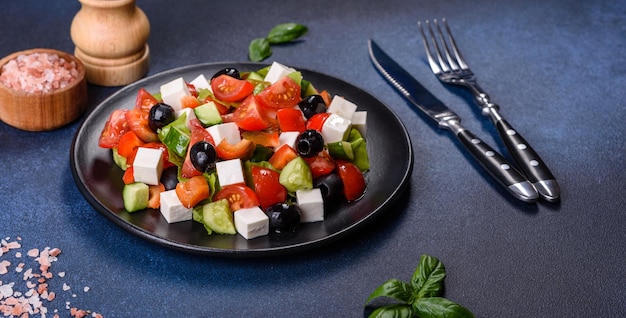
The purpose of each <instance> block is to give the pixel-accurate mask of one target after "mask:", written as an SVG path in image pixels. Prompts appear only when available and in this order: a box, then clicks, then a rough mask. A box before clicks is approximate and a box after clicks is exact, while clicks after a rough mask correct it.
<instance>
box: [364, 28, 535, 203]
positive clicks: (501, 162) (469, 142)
mask: <svg viewBox="0 0 626 318" xmlns="http://www.w3.org/2000/svg"><path fill="white" fill-rule="evenodd" d="M368 50H369V56H370V59H371V60H372V64H374V67H375V68H376V69H377V70H378V71H379V72H380V74H381V75H382V76H383V77H384V78H385V79H386V80H387V81H388V82H389V83H390V84H391V86H393V87H394V88H395V89H396V90H398V92H400V94H401V95H402V96H404V97H405V98H406V99H407V100H408V101H409V103H410V105H412V106H413V107H415V108H416V109H418V110H420V111H422V112H424V113H425V114H426V115H428V117H430V118H432V119H433V120H434V121H435V122H436V123H437V124H438V126H439V128H443V129H447V130H449V131H451V132H452V133H453V135H454V136H455V137H456V138H457V139H458V140H459V141H460V142H461V144H462V145H463V146H464V147H465V148H466V149H467V150H468V151H469V152H470V153H471V154H472V156H473V157H474V158H475V159H476V160H477V161H478V163H479V164H480V166H481V167H482V168H483V169H484V170H486V171H487V172H488V173H489V175H490V176H491V177H492V178H494V179H495V180H496V181H497V182H498V183H499V184H500V185H502V186H503V187H504V188H505V189H506V190H508V192H509V193H510V194H512V195H513V196H514V197H515V198H517V199H519V200H521V201H524V202H535V201H536V200H537V198H538V197H539V194H538V193H537V190H536V189H535V187H534V186H533V185H532V183H530V182H529V181H528V180H527V179H526V177H524V176H523V175H522V174H521V173H520V172H519V171H518V170H517V169H515V167H514V166H513V165H512V164H510V163H509V162H508V161H507V160H506V159H505V158H504V157H503V156H502V155H501V154H499V153H498V152H497V151H495V150H494V149H493V148H492V147H491V146H489V145H488V144H487V143H485V142H484V141H482V140H481V139H480V138H478V137H477V136H476V135H475V134H473V133H472V132H471V131H469V130H468V129H467V128H465V127H463V126H462V125H461V118H460V117H459V116H458V115H457V114H456V113H455V112H453V111H452V110H451V109H450V108H448V107H447V106H446V105H445V104H444V103H443V102H441V101H440V100H439V99H438V98H437V97H435V96H434V95H433V94H432V93H431V92H429V91H428V90H427V89H426V88H425V87H424V86H422V85H421V84H420V83H419V82H418V81H417V80H416V79H415V78H414V77H413V76H412V75H411V74H410V73H409V72H407V71H406V70H405V69H404V68H402V67H401V66H400V65H399V64H398V63H396V62H395V61H394V60H393V59H392V58H391V57H390V56H389V55H387V53H385V52H384V51H383V50H382V49H381V48H380V47H379V46H378V45H377V44H376V42H374V41H373V40H371V39H370V40H369V41H368Z"/></svg>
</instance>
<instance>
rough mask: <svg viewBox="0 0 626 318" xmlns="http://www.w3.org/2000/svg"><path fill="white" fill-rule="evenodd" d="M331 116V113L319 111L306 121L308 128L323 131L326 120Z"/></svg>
mask: <svg viewBox="0 0 626 318" xmlns="http://www.w3.org/2000/svg"><path fill="white" fill-rule="evenodd" d="M328 116H330V113H317V114H315V115H313V116H311V118H309V120H308V121H307V122H306V129H315V130H317V131H322V126H324V122H325V121H326V119H327V118H328Z"/></svg>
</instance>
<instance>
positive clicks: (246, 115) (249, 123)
mask: <svg viewBox="0 0 626 318" xmlns="http://www.w3.org/2000/svg"><path fill="white" fill-rule="evenodd" d="M233 121H234V122H235V124H237V126H238V127H239V128H241V129H243V130H263V129H265V128H267V127H269V122H268V121H267V118H266V116H265V113H264V112H263V109H262V108H261V107H260V106H259V104H258V103H257V100H256V98H255V97H254V95H249V96H248V97H246V99H244V100H243V102H242V103H241V105H239V107H237V109H236V110H235V111H234V112H233Z"/></svg>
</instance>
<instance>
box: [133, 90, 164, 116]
mask: <svg viewBox="0 0 626 318" xmlns="http://www.w3.org/2000/svg"><path fill="white" fill-rule="evenodd" d="M158 102H159V101H158V100H157V99H156V98H155V97H154V96H152V94H150V93H148V91H147V90H145V89H143V88H140V89H139V92H138V93H137V98H136V99H135V109H138V110H141V111H146V112H149V111H150V108H152V106H154V105H155V104H157V103H158Z"/></svg>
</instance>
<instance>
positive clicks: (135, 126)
mask: <svg viewBox="0 0 626 318" xmlns="http://www.w3.org/2000/svg"><path fill="white" fill-rule="evenodd" d="M148 116H149V113H148V112H147V111H142V110H138V109H131V110H129V111H127V112H126V114H125V117H126V121H127V122H128V126H129V127H130V129H131V130H132V131H134V132H135V134H137V136H139V138H141V140H143V141H145V142H155V141H159V136H158V135H157V134H156V133H155V132H154V131H152V129H150V126H149V125H148Z"/></svg>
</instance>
